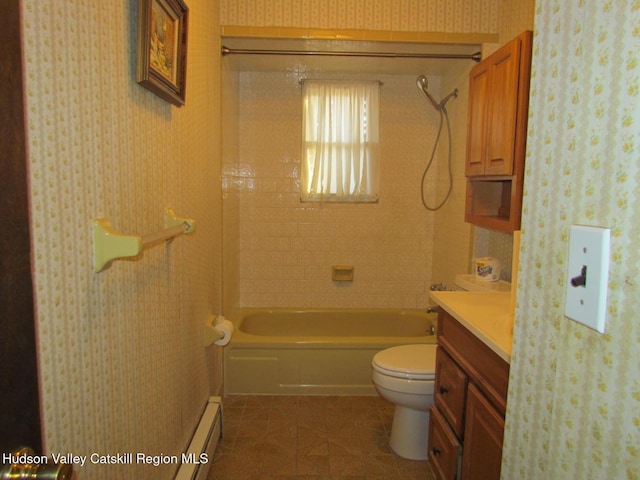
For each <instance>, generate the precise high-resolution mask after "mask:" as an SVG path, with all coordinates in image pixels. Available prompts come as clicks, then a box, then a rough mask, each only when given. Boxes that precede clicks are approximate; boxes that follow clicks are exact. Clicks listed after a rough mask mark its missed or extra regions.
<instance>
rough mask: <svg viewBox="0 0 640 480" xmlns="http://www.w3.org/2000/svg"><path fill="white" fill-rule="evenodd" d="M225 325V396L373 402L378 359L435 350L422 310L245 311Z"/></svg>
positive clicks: (430, 318)
mask: <svg viewBox="0 0 640 480" xmlns="http://www.w3.org/2000/svg"><path fill="white" fill-rule="evenodd" d="M227 318H229V319H230V320H231V321H232V322H233V323H234V326H235V333H234V335H233V337H232V339H231V342H230V343H229V344H228V345H227V346H226V347H225V351H224V362H225V363H224V390H225V393H226V394H272V395H278V394H280V395H292V394H295V395H328V394H330V395H373V394H375V388H374V387H373V384H372V383H371V360H372V358H373V356H374V355H375V354H376V352H378V351H380V350H383V349H385V348H389V347H392V346H395V345H402V344H414V343H434V344H435V343H436V336H435V335H433V333H431V327H432V326H434V325H435V322H436V315H434V314H427V313H425V312H424V311H423V310H409V309H407V310H390V309H384V310H382V309H346V310H339V309H321V310H318V309H306V310H297V309H275V308H273V309H242V310H238V311H236V312H234V313H232V314H230V315H227Z"/></svg>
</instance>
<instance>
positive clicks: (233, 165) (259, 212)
mask: <svg viewBox="0 0 640 480" xmlns="http://www.w3.org/2000/svg"><path fill="white" fill-rule="evenodd" d="M469 66H470V65H469ZM236 75H237V77H236V79H235V80H234V81H236V82H237V85H238V92H239V93H238V107H237V115H238V149H237V150H238V152H237V157H238V160H237V161H235V162H234V161H233V159H232V160H231V161H227V158H226V156H225V161H226V163H225V166H224V169H223V177H224V181H223V184H224V187H223V188H224V189H225V191H226V194H225V196H226V200H225V201H226V202H227V203H226V204H225V215H238V220H237V226H236V227H235V228H237V229H238V234H239V237H238V238H239V243H238V246H237V252H238V255H237V260H236V261H237V266H236V268H237V269H238V276H237V277H238V278H237V282H238V283H237V289H238V291H237V293H238V304H239V305H240V306H269V307H278V306H287V307H290V306H294V307H295V306H304V307H332V306H334V307H404V308H416V307H421V306H423V305H425V304H426V302H427V299H428V286H429V283H430V282H431V281H432V270H431V265H432V260H433V251H434V248H433V247H434V237H435V231H436V228H435V225H436V221H435V218H436V214H434V213H433V212H428V211H426V210H425V209H424V207H423V206H422V203H421V200H420V180H421V177H422V173H423V170H424V168H425V166H426V164H427V162H428V160H429V157H430V155H431V150H432V148H433V143H434V141H435V137H436V134H437V129H438V122H439V115H438V113H437V112H436V111H435V110H434V109H433V108H432V107H431V106H430V105H429V104H428V103H427V102H426V100H425V99H424V97H422V96H421V93H420V92H419V90H418V89H417V88H416V86H415V76H409V75H376V76H372V75H358V76H357V77H354V78H361V79H377V80H381V81H382V82H383V83H384V85H383V86H382V90H381V108H380V137H381V185H380V200H379V202H378V203H373V204H349V203H339V204H336V203H324V204H320V203H304V202H301V201H300V199H299V170H300V152H301V108H302V104H301V92H300V85H299V80H300V78H304V77H306V76H311V75H308V74H305V72H240V73H236ZM312 75H313V78H335V75H333V76H332V75H331V74H329V73H322V74H319V73H317V72H316V73H313V74H312ZM344 77H345V75H344V74H341V75H340V78H344ZM440 84H441V79H440V77H438V76H432V77H430V88H431V89H432V91H433V92H434V95H435V96H436V97H438V96H440V93H439V91H440ZM462 102H465V100H461V103H462ZM452 103H453V102H452ZM450 110H451V112H450V115H451V116H452V122H455V117H456V113H457V114H458V115H461V114H462V113H463V112H464V109H463V108H456V106H455V105H451V108H450ZM227 121H229V118H227V117H225V123H226V122H227ZM463 135H464V131H462V130H460V131H456V130H455V129H454V132H453V141H454V142H458V143H461V144H463V143H464V137H463ZM446 141H447V140H446V134H444V133H443V136H442V139H441V145H443V146H446ZM441 151H442V150H441ZM444 151H445V155H442V153H440V155H439V156H437V157H436V158H437V159H436V161H435V162H434V166H433V167H432V169H431V170H430V173H429V175H428V176H427V180H426V183H425V189H426V192H428V194H427V195H428V200H429V202H430V203H432V204H433V203H435V202H436V198H435V193H434V192H435V189H436V185H437V182H438V175H440V176H441V175H442V173H443V171H444V172H446V163H445V161H446V150H444ZM458 195H460V194H458ZM234 205H236V206H237V209H236V208H234ZM226 221H227V222H231V223H233V221H232V220H229V219H227V220H226ZM456 221H457V222H458V223H460V224H462V223H463V222H462V214H461V213H460V215H459V217H458V218H457V219H456ZM228 233H229V232H228ZM228 254H229V252H227V255H228ZM233 257H234V256H231V258H233ZM332 265H353V267H354V280H353V282H352V283H347V282H333V281H332V279H331V267H332Z"/></svg>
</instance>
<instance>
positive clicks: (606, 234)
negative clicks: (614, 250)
mask: <svg viewBox="0 0 640 480" xmlns="http://www.w3.org/2000/svg"><path fill="white" fill-rule="evenodd" d="M610 243H611V230H609V229H608V228H601V227H590V226H586V225H571V231H570V234H569V266H568V268H567V282H566V283H567V295H566V299H565V306H564V314H565V315H566V316H567V317H569V318H570V319H572V320H575V321H576V322H580V323H582V324H584V325H586V326H587V327H589V328H593V329H594V330H597V331H598V332H600V333H604V326H605V320H606V316H607V282H608V279H609V248H610Z"/></svg>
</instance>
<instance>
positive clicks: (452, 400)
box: [434, 347, 469, 440]
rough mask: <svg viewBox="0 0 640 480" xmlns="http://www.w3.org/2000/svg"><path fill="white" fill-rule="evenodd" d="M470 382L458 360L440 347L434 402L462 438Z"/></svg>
mask: <svg viewBox="0 0 640 480" xmlns="http://www.w3.org/2000/svg"><path fill="white" fill-rule="evenodd" d="M468 382H469V379H468V377H467V375H466V374H465V373H464V372H463V371H462V370H461V369H460V367H459V366H458V365H457V364H456V362H454V361H453V360H452V358H451V357H450V356H449V355H448V354H447V352H445V351H444V349H443V348H442V347H438V349H437V351H436V385H435V392H434V402H435V404H436V405H437V406H438V408H439V409H440V412H442V415H443V416H444V417H445V418H446V419H447V421H448V422H449V425H451V429H452V430H453V431H454V433H455V434H456V435H457V436H458V438H460V439H461V440H462V438H463V435H464V406H465V400H466V394H467V383H468Z"/></svg>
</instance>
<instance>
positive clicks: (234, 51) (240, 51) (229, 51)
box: [222, 45, 482, 62]
mask: <svg viewBox="0 0 640 480" xmlns="http://www.w3.org/2000/svg"><path fill="white" fill-rule="evenodd" d="M222 55H223V56H224V55H310V56H319V57H379V58H380V57H382V58H439V59H451V60H473V61H475V62H479V61H480V60H482V53H480V52H476V53H471V54H456V53H392V52H330V51H306V50H256V49H247V48H229V47H225V46H224V45H223V46H222Z"/></svg>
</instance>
